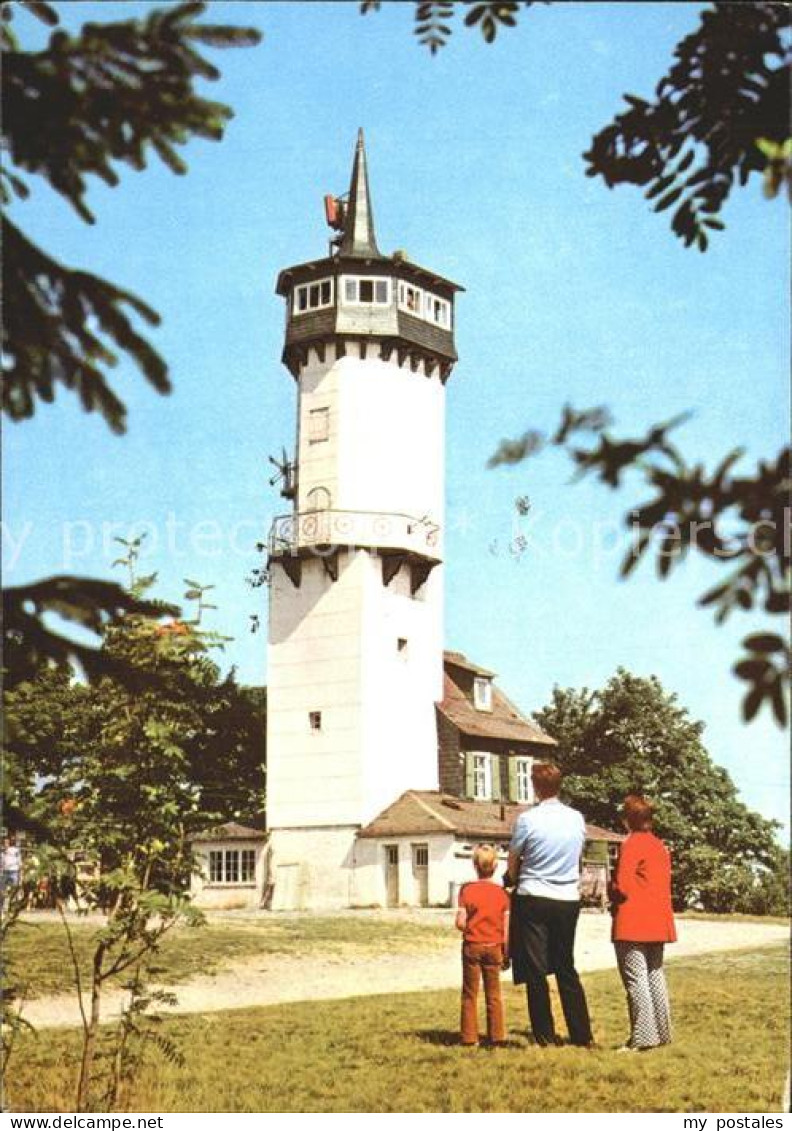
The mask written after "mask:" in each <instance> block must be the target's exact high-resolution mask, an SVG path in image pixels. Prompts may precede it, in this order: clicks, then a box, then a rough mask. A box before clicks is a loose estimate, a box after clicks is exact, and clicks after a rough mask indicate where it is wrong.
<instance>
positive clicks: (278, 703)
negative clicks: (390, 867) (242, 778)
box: [267, 550, 369, 829]
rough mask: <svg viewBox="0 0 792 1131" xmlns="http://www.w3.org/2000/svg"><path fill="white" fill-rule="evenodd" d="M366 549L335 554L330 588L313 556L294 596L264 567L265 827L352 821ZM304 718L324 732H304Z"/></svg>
mask: <svg viewBox="0 0 792 1131" xmlns="http://www.w3.org/2000/svg"><path fill="white" fill-rule="evenodd" d="M368 565H369V562H368V555H367V553H366V551H362V550H361V551H358V552H357V553H355V554H343V555H342V558H341V561H340V562H339V567H340V568H339V577H338V581H335V582H333V581H331V579H330V578H329V577H328V576H327V574H326V573H325V571H324V567H323V565H322V563H321V561H319V560H318V559H316V558H308V559H306V560H305V561H304V562H303V569H302V581H301V585H300V588H299V589H297V588H295V587H294V585H292V582H291V581H290V580H289V578H288V577H287V576H286V574H285V572H284V571H283V568H282V567H281V566H278V565H275V566H274V567H273V570H272V574H273V576H272V583H271V586H270V618H269V654H268V673H267V685H268V693H267V825H268V828H270V829H278V828H289V827H300V828H301V827H309V826H315V825H347V824H358V823H360V820H361V808H362V798H363V782H362V751H361V694H362V688H361V665H362V633H361V621H362V605H363V586H364V582H365V579H366V576H367V567H368ZM311 711H321V714H322V728H321V730H318V731H315V730H312V729H311V726H310V719H309V715H310V712H311Z"/></svg>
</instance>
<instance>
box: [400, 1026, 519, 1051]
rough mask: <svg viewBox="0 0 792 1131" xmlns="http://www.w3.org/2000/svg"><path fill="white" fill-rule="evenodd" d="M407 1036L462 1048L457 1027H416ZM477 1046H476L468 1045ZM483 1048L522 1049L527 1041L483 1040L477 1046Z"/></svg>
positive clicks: (426, 1041) (446, 1046)
mask: <svg viewBox="0 0 792 1131" xmlns="http://www.w3.org/2000/svg"><path fill="white" fill-rule="evenodd" d="M407 1036H410V1037H416V1038H417V1039H418V1040H419V1041H423V1043H424V1044H426V1045H440V1046H442V1047H443V1048H453V1047H457V1048H462V1047H463V1045H462V1041H461V1040H460V1037H459V1032H458V1030H456V1029H416V1030H414V1031H413V1032H412V1033H408V1034H407ZM527 1043H528V1044H531V1043H533V1041H532V1039H531V1038H528V1040H527ZM466 1047H476V1046H466ZM477 1047H479V1048H483V1049H492V1050H494V1049H522V1048H525V1047H526V1041H525V1040H523V1041H515V1040H506V1041H500V1042H499V1043H498V1044H497V1045H491V1044H489V1042H487V1041H481V1044H480V1045H479V1046H477Z"/></svg>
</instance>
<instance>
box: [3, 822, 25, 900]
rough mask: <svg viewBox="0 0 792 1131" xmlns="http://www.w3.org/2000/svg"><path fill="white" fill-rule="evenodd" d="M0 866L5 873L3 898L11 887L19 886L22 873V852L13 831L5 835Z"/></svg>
mask: <svg viewBox="0 0 792 1131" xmlns="http://www.w3.org/2000/svg"><path fill="white" fill-rule="evenodd" d="M0 867H2V873H3V879H2V894H3V898H5V893H6V891H7V890H8V889H9V888H18V887H19V880H20V877H21V874H22V852H21V850H20V847H19V845H18V844H17V842H16V837H15V836H14V835H13V833H12V834H11V835H10V836H6V837H3V851H2V860H0Z"/></svg>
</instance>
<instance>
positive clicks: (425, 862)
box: [413, 844, 429, 868]
mask: <svg viewBox="0 0 792 1131" xmlns="http://www.w3.org/2000/svg"><path fill="white" fill-rule="evenodd" d="M413 854H414V859H415V866H416V868H428V867H429V845H428V844H414V845H413Z"/></svg>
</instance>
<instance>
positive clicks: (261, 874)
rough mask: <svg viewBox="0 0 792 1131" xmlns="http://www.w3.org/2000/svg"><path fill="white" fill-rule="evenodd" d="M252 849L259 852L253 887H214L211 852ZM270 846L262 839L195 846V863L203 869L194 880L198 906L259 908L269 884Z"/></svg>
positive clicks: (193, 895)
mask: <svg viewBox="0 0 792 1131" xmlns="http://www.w3.org/2000/svg"><path fill="white" fill-rule="evenodd" d="M227 848H232V849H239V850H240V851H241V850H242V849H249V848H252V849H253V850H254V851H255V853H256V872H255V880H254V882H253V884H210V883H209V852H210V850H211V849H227ZM265 850H266V844H265V843H264V842H263V841H261V840H225V841H224V840H213V841H212V842H211V843H209V842H200V843H198V844H195V845H193V860H194V862H195V865H196V867H197V868H198V869H199V871H197V872H193V874H192V876H191V877H190V894H191V895H192V897H193V902H194V903H195V905H196V907H217V908H222V907H259V906H260V905H261V896H262V893H263V891H264V884H265V882H266V872H267V864H266V851H265Z"/></svg>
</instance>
